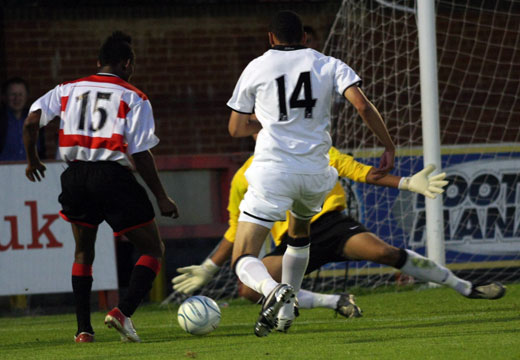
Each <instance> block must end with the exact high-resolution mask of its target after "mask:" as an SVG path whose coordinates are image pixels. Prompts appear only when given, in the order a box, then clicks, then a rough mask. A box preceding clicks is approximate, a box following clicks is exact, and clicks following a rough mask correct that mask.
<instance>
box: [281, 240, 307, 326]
mask: <svg viewBox="0 0 520 360" xmlns="http://www.w3.org/2000/svg"><path fill="white" fill-rule="evenodd" d="M309 250H310V246H309V245H307V246H305V247H293V246H289V245H288V246H287V250H285V253H284V254H283V259H282V283H283V284H289V285H292V287H293V288H294V293H295V294H297V293H298V292H299V291H300V287H301V285H302V281H303V277H304V276H305V270H307V264H308V263H309V253H310V251H309ZM293 314H294V304H293V303H292V302H291V303H289V304H285V305H284V306H283V307H282V308H281V309H280V312H279V316H280V317H283V318H292V317H293V316H294V315H293Z"/></svg>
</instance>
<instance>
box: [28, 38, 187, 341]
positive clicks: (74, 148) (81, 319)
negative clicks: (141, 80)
mask: <svg viewBox="0 0 520 360" xmlns="http://www.w3.org/2000/svg"><path fill="white" fill-rule="evenodd" d="M134 63H135V55H134V51H133V49H132V45H131V38H130V36H128V35H126V34H124V33H122V32H119V31H116V32H114V33H113V34H112V35H111V36H109V37H108V38H107V39H106V40H105V42H104V43H103V45H102V46H101V49H100V52H99V60H98V67H99V72H98V73H97V74H96V75H91V76H88V77H85V78H82V79H78V80H74V81H70V82H66V83H63V84H60V85H58V86H56V87H55V88H54V89H52V90H50V91H49V92H47V93H46V94H45V95H43V96H42V97H40V98H39V99H38V100H36V101H35V102H34V104H33V105H32V106H31V109H30V113H29V115H28V117H27V119H26V120H25V123H24V132H23V137H24V143H25V147H26V152H27V162H28V165H27V169H26V176H27V177H28V178H29V180H30V181H36V180H37V181H41V180H42V178H43V177H44V175H45V165H43V163H42V162H41V161H40V159H39V158H38V154H37V152H36V146H35V145H36V140H37V137H38V129H39V128H40V127H43V126H45V125H47V124H48V123H49V122H50V121H51V120H53V119H54V118H56V117H58V118H59V121H60V128H59V153H60V156H61V158H62V159H63V160H64V161H66V162H67V164H68V168H67V169H66V170H65V171H64V172H63V174H62V175H61V187H62V192H61V194H60V196H59V199H58V200H59V202H60V203H61V206H62V210H61V211H60V215H61V216H62V218H63V219H65V220H66V221H68V222H70V223H71V225H72V232H73V234H74V239H75V242H76V250H75V253H74V264H73V266H72V288H73V292H74V298H75V301H76V317H77V323H78V330H77V332H76V335H75V341H76V342H92V341H93V340H94V330H93V328H92V325H91V322H90V292H91V287H92V281H93V279H92V263H93V261H94V244H95V241H96V233H97V228H98V225H99V224H100V223H101V222H103V221H106V222H107V223H108V224H109V225H110V226H111V227H112V229H113V231H114V235H123V234H124V235H125V236H126V237H127V238H128V239H129V240H130V241H131V242H132V243H133V244H134V245H135V247H136V249H137V250H138V251H139V252H140V253H141V257H140V258H139V260H138V261H137V263H136V264H135V267H134V269H133V271H132V274H131V277H130V284H129V287H128V291H127V293H126V295H125V296H124V297H123V298H122V299H121V301H120V303H119V304H118V306H117V307H116V308H114V309H112V310H111V311H110V312H108V314H107V316H106V318H105V324H106V325H107V326H108V327H109V328H115V329H116V330H117V331H118V332H119V333H120V335H121V340H122V341H130V342H140V341H141V340H140V338H139V336H138V335H137V333H136V332H135V328H134V326H133V323H132V320H131V319H130V317H131V316H132V315H133V313H134V312H135V310H136V309H137V307H138V305H139V303H140V302H141V301H142V300H143V298H144V297H145V295H146V294H147V293H148V292H149V290H150V289H151V287H152V282H153V280H154V279H155V277H156V275H157V273H158V272H159V269H160V266H161V265H160V259H161V257H162V255H163V254H164V244H163V243H162V241H161V238H160V236H159V233H158V229H157V225H156V222H155V214H154V210H153V207H152V204H151V202H150V200H149V199H148V196H147V194H146V191H145V189H144V188H143V187H142V186H141V185H139V183H138V182H137V180H136V179H135V177H134V175H133V174H132V171H131V168H132V167H133V166H132V162H133V163H134V164H135V169H136V170H137V172H138V173H139V174H140V175H141V177H142V178H143V180H144V181H145V183H146V185H147V186H148V187H149V188H150V190H151V191H152V193H153V194H154V196H155V198H156V200H157V204H158V207H159V209H160V211H161V214H162V215H163V216H168V217H173V218H176V217H178V210H177V206H176V204H175V202H174V201H173V200H172V199H171V198H169V197H168V195H167V194H166V192H165V190H164V187H163V185H162V183H161V181H160V179H159V176H158V173H157V169H156V167H155V160H154V158H153V156H152V153H151V152H150V149H151V148H152V147H154V146H155V145H157V143H158V142H159V139H158V138H157V137H156V136H155V134H154V129H155V125H154V118H153V113H152V107H151V104H150V101H149V100H148V97H147V96H146V95H145V94H144V93H143V92H142V91H140V90H139V89H137V88H136V87H134V86H133V85H131V84H130V83H128V80H129V79H130V77H131V75H132V73H133V71H134Z"/></svg>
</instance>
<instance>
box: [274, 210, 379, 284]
mask: <svg viewBox="0 0 520 360" xmlns="http://www.w3.org/2000/svg"><path fill="white" fill-rule="evenodd" d="M364 232H369V231H368V230H367V229H366V228H365V227H364V226H363V225H362V224H361V223H359V222H357V221H356V220H354V219H352V218H351V217H350V216H347V215H345V214H344V213H343V212H340V211H331V212H329V213H326V214H324V215H322V216H321V217H320V218H319V219H318V220H316V221H315V222H313V223H312V224H311V248H310V258H309V265H308V266H307V270H306V272H305V273H306V274H308V273H311V272H313V271H314V270H316V269H319V268H320V267H322V266H323V265H325V264H327V263H330V262H340V261H346V260H348V259H347V258H346V257H345V256H344V255H343V248H344V246H345V243H346V242H347V240H348V239H350V238H351V237H352V236H354V235H356V234H360V233H364ZM287 236H288V235H287V233H285V234H284V236H283V237H282V243H281V244H280V245H278V246H277V247H276V248H275V249H274V250H273V251H271V252H270V253H269V254H267V255H266V257H267V256H281V255H283V254H284V253H285V249H287Z"/></svg>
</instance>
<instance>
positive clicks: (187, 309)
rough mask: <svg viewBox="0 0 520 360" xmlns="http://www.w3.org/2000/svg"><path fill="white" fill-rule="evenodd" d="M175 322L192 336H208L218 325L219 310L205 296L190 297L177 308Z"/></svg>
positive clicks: (214, 303)
mask: <svg viewBox="0 0 520 360" xmlns="http://www.w3.org/2000/svg"><path fill="white" fill-rule="evenodd" d="M177 320H178V321H179V325H180V326H181V328H182V329H183V330H184V331H186V332H188V333H190V334H192V335H205V334H209V333H210V332H212V331H213V330H215V329H216V328H217V326H218V324H219V323H220V308H219V307H218V305H217V303H216V302H215V301H214V300H213V299H210V298H209V297H207V296H202V295H197V296H192V297H190V298H188V299H186V300H184V302H183V303H182V304H181V306H180V307H179V311H177Z"/></svg>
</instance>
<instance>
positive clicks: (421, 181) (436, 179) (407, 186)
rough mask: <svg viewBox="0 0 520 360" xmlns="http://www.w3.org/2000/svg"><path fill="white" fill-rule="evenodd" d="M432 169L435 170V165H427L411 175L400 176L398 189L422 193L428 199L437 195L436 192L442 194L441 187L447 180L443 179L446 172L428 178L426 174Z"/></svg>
mask: <svg viewBox="0 0 520 360" xmlns="http://www.w3.org/2000/svg"><path fill="white" fill-rule="evenodd" d="M433 170H435V165H428V166H426V167H425V168H424V169H422V170H421V171H419V172H418V173H417V174H415V175H413V176H411V177H403V178H401V181H399V190H409V191H413V192H416V193H418V194H422V195H424V196H426V197H429V198H430V199H435V198H436V197H437V195H436V194H442V193H443V192H444V189H443V187H444V186H446V185H447V184H448V182H447V181H445V180H444V178H445V177H446V173H444V172H443V173H441V174H438V175H434V176H432V177H430V178H428V175H430V174H431V173H432V172H433Z"/></svg>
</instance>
